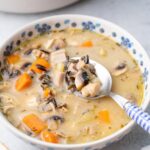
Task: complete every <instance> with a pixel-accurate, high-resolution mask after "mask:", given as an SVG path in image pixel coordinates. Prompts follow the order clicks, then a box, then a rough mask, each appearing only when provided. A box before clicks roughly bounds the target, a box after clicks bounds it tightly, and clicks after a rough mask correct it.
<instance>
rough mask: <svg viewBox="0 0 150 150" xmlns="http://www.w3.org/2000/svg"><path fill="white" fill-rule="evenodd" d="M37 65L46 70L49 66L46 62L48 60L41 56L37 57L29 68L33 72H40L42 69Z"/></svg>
mask: <svg viewBox="0 0 150 150" xmlns="http://www.w3.org/2000/svg"><path fill="white" fill-rule="evenodd" d="M37 65H40V66H43V67H44V68H45V69H46V70H48V69H49V68H50V64H49V63H48V61H47V60H45V59H43V58H38V59H37V60H36V61H35V62H34V63H33V64H32V65H31V67H30V69H31V70H33V71H34V72H36V73H42V72H43V70H42V69H39V68H38V67H37Z"/></svg>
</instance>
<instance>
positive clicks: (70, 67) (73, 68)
mask: <svg viewBox="0 0 150 150" xmlns="http://www.w3.org/2000/svg"><path fill="white" fill-rule="evenodd" d="M68 71H70V72H71V73H72V74H74V75H75V74H76V73H77V72H78V70H77V65H76V63H72V62H71V63H70V64H69V65H68Z"/></svg>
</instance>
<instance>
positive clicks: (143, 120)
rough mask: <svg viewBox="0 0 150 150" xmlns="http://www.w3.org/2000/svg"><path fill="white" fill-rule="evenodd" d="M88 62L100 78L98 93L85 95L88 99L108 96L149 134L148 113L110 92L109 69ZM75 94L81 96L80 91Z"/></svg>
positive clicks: (91, 61)
mask: <svg viewBox="0 0 150 150" xmlns="http://www.w3.org/2000/svg"><path fill="white" fill-rule="evenodd" d="M73 59H80V58H79V57H74V58H73ZM90 63H91V64H93V65H94V67H95V70H96V73H97V77H98V78H99V79H100V81H101V83H102V86H101V89H100V94H99V95H97V96H95V97H87V98H88V99H90V100H95V99H99V98H101V97H104V96H110V97H111V98H112V99H113V100H114V101H115V102H116V103H117V104H118V105H119V106H120V107H121V108H122V109H124V110H125V112H126V113H127V115H128V116H129V117H130V118H131V119H132V120H134V121H135V122H136V123H137V124H138V125H140V126H141V127H142V128H143V129H144V130H146V131H147V132H148V133H149V134H150V115H149V114H148V113H146V112H144V111H143V110H142V109H141V108H139V107H138V106H136V105H135V104H133V103H131V102H129V100H128V99H126V98H124V97H122V96H120V95H118V94H116V93H113V92H111V88H112V77H111V75H110V73H109V71H108V70H107V69H106V68H105V67H104V66H103V65H101V64H99V63H97V62H95V61H94V60H91V59H90ZM75 94H76V95H77V96H79V97H82V98H85V97H83V96H82V95H81V94H80V93H75Z"/></svg>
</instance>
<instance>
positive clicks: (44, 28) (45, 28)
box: [35, 23, 57, 34]
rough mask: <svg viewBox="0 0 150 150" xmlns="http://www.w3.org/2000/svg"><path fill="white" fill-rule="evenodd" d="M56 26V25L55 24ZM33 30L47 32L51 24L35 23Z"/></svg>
mask: <svg viewBox="0 0 150 150" xmlns="http://www.w3.org/2000/svg"><path fill="white" fill-rule="evenodd" d="M56 26H57V25H56ZM35 30H36V31H37V32H38V33H40V34H42V33H46V32H49V31H50V30H51V26H50V25H49V24H46V23H44V24H36V25H35Z"/></svg>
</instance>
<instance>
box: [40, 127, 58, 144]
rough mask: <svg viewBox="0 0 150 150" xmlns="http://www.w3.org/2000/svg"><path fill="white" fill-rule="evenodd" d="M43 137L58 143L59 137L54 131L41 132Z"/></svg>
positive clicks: (45, 139)
mask: <svg viewBox="0 0 150 150" xmlns="http://www.w3.org/2000/svg"><path fill="white" fill-rule="evenodd" d="M41 139H42V140H43V141H46V142H50V143H58V137H57V135H56V134H55V133H52V132H50V131H48V130H44V131H42V132H41Z"/></svg>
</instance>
